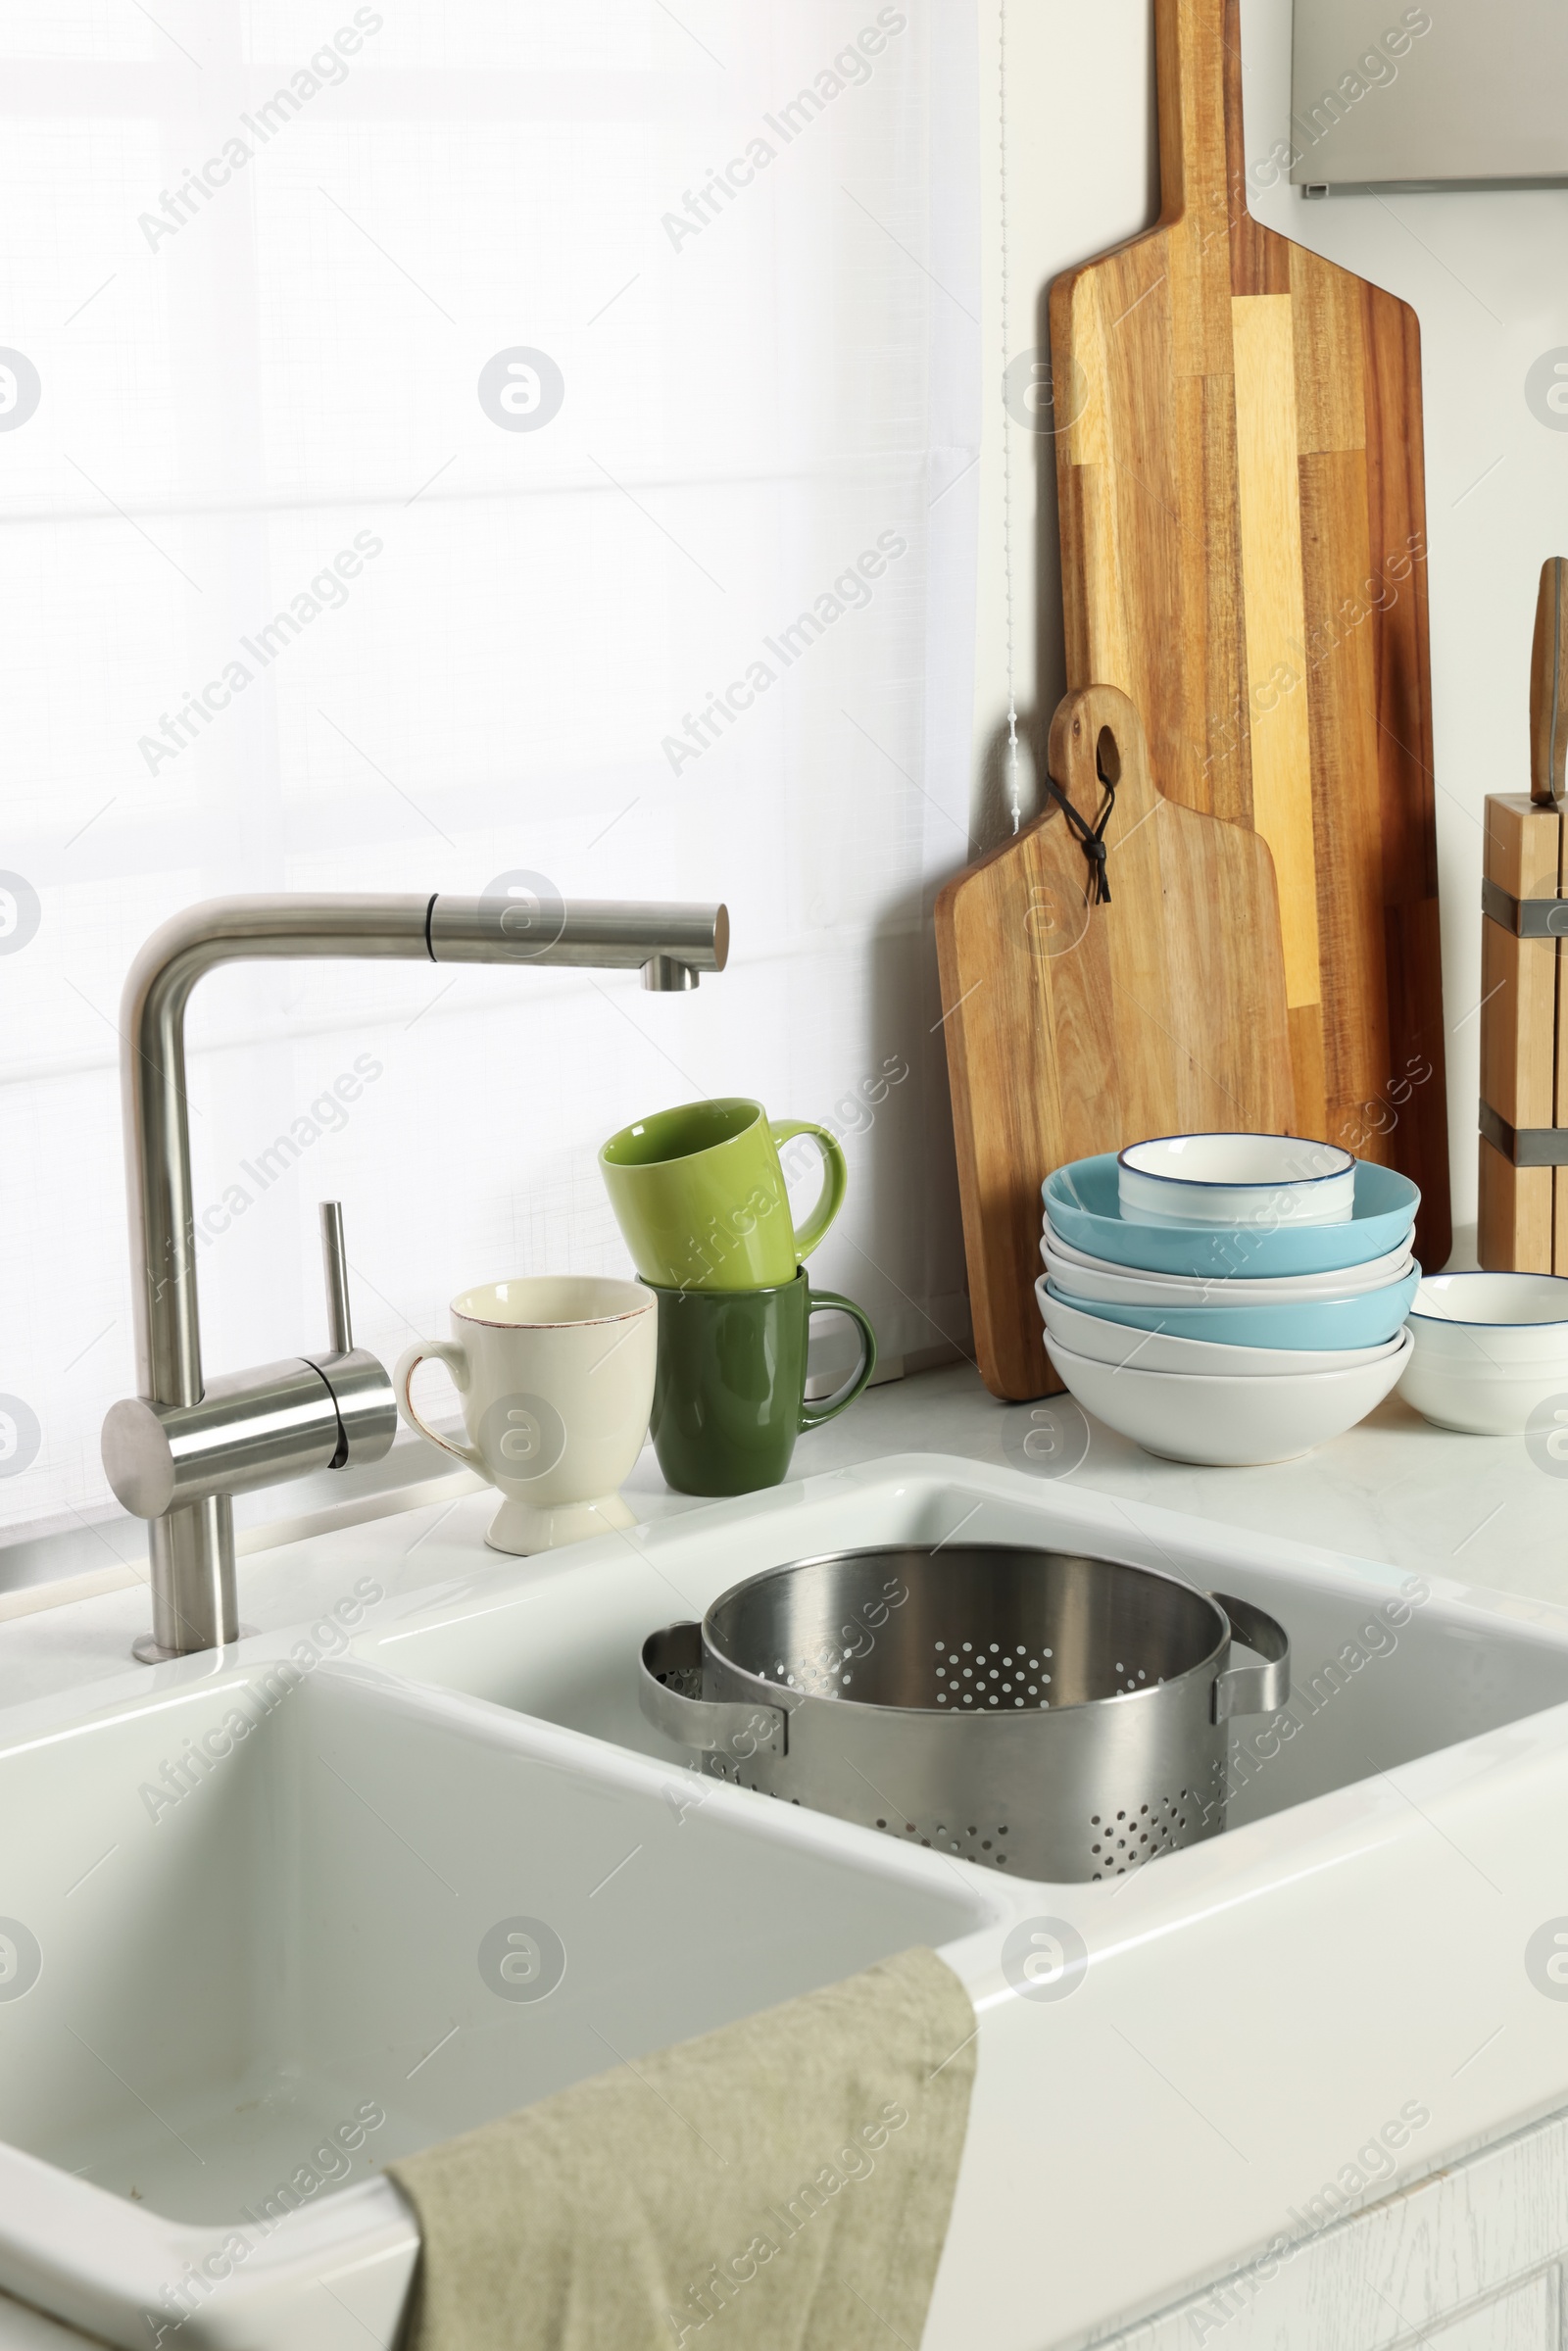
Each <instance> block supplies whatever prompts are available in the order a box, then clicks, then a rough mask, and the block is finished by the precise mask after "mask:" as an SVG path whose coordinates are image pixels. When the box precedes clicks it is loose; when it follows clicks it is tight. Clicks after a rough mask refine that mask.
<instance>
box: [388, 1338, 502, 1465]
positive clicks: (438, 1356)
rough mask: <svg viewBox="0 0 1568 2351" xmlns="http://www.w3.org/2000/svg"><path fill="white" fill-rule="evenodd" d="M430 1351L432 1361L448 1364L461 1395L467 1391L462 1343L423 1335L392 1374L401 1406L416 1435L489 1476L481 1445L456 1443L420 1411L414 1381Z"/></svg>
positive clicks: (399, 1361)
mask: <svg viewBox="0 0 1568 2351" xmlns="http://www.w3.org/2000/svg"><path fill="white" fill-rule="evenodd" d="M427 1355H428V1356H429V1357H430V1359H431V1361H432V1362H435V1363H444V1364H445V1365H446V1367H447V1370H448V1371H449V1372H450V1373H451V1375H452V1385H453V1387H454V1388H456V1390H457V1391H458V1394H459V1395H460V1396H462V1395H463V1394H464V1393H465V1392H466V1389H467V1385H468V1358H467V1356H466V1354H465V1353H464V1351H463V1349H462V1347H455V1346H453V1345H452V1343H451V1342H450V1341H449V1340H445V1339H419V1340H417V1341H416V1342H415V1344H414V1346H413V1347H410V1348H409V1349H408V1351H407V1353H405V1354H403V1355H401V1356H400V1357H399V1358H398V1367H397V1370H396V1371H395V1372H394V1373H393V1375H392V1385H393V1387H394V1388H395V1389H396V1391H397V1399H398V1410H399V1411H400V1412H401V1413H402V1415H403V1417H404V1419H405V1420H406V1421H407V1422H408V1424H409V1427H410V1428H411V1429H412V1430H413V1431H414V1432H415V1435H416V1436H417V1437H427V1438H428V1439H429V1441H430V1443H431V1444H432V1445H439V1446H440V1447H441V1450H442V1451H443V1452H444V1453H452V1454H454V1455H455V1456H456V1458H457V1459H458V1460H459V1461H462V1462H465V1463H466V1466H467V1467H468V1468H469V1469H476V1470H477V1471H478V1473H479V1475H480V1477H481V1478H485V1477H488V1476H489V1472H488V1471H487V1470H486V1468H485V1465H484V1461H483V1458H482V1456H481V1454H480V1452H479V1448H478V1446H477V1445H455V1444H454V1443H453V1441H452V1439H451V1438H450V1437H442V1436H440V1435H438V1434H437V1432H436V1431H435V1430H434V1429H432V1428H428V1427H427V1426H426V1425H425V1423H424V1422H423V1421H422V1420H421V1419H420V1418H419V1415H418V1414H417V1412H416V1410H415V1408H414V1397H413V1396H412V1394H411V1393H410V1390H411V1384H412V1382H413V1379H414V1375H415V1373H416V1371H417V1369H418V1367H419V1365H420V1364H421V1363H422V1362H423V1361H424V1359H425V1357H426V1356H427Z"/></svg>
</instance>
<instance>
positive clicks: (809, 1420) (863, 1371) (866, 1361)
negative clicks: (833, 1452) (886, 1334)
mask: <svg viewBox="0 0 1568 2351" xmlns="http://www.w3.org/2000/svg"><path fill="white" fill-rule="evenodd" d="M806 1297H807V1307H806V1318H807V1323H808V1325H809V1323H810V1318H811V1316H812V1315H813V1314H825V1313H826V1312H827V1311H828V1309H829V1308H830V1307H834V1308H837V1310H838V1312H839V1313H840V1314H847V1315H848V1316H849V1318H850V1320H851V1321H852V1322H857V1323H858V1324H859V1326H860V1344H861V1347H862V1349H863V1352H862V1354H861V1356H860V1360H859V1362H858V1365H857V1366H856V1368H855V1370H854V1371H853V1372H852V1373H851V1374H850V1377H849V1378H848V1379H847V1380H846V1381H845V1383H844V1386H843V1387H842V1388H841V1389H840V1390H839V1392H838V1394H837V1395H836V1396H824V1397H823V1398H822V1400H821V1402H820V1403H815V1404H809V1403H808V1402H807V1401H806V1399H805V1397H804V1396H803V1397H802V1399H801V1427H802V1428H803V1429H819V1428H820V1427H821V1426H822V1423H823V1422H824V1421H825V1420H835V1419H837V1417H838V1415H839V1414H840V1413H841V1412H842V1411H843V1410H844V1409H845V1407H846V1405H849V1404H853V1403H854V1401H855V1399H856V1397H857V1396H858V1395H859V1393H860V1391H861V1389H862V1388H864V1386H865V1384H866V1382H867V1381H868V1380H869V1379H870V1377H871V1374H872V1373H873V1372H874V1371H875V1369H876V1333H875V1331H873V1330H872V1328H871V1318H870V1316H869V1315H868V1314H867V1313H866V1311H865V1309H864V1307H863V1306H858V1305H857V1304H856V1302H855V1300H854V1298H841V1297H840V1296H839V1293H838V1292H837V1291H836V1290H809V1291H808V1292H807V1294H806Z"/></svg>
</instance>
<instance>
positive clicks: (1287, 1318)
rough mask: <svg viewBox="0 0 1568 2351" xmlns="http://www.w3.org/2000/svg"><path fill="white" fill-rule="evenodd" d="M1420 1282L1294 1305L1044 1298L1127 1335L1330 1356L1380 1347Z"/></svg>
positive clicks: (1408, 1278) (1411, 1277)
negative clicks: (1340, 1351)
mask: <svg viewBox="0 0 1568 2351" xmlns="http://www.w3.org/2000/svg"><path fill="white" fill-rule="evenodd" d="M1420 1282H1421V1268H1420V1266H1419V1265H1418V1266H1416V1268H1415V1270H1414V1271H1413V1272H1412V1273H1408V1274H1406V1275H1405V1277H1404V1280H1403V1281H1402V1282H1389V1283H1386V1284H1385V1285H1384V1287H1383V1289H1381V1290H1369V1291H1368V1292H1367V1294H1366V1296H1365V1298H1313V1299H1309V1300H1308V1301H1307V1302H1306V1303H1305V1304H1304V1305H1296V1306H1110V1305H1107V1304H1106V1303H1105V1301H1104V1299H1103V1298H1074V1297H1073V1295H1072V1293H1071V1291H1068V1290H1063V1289H1061V1288H1059V1287H1058V1285H1057V1284H1056V1283H1054V1282H1052V1283H1050V1284H1049V1285H1048V1291H1047V1295H1048V1296H1049V1297H1051V1298H1060V1299H1061V1301H1062V1303H1063V1304H1064V1305H1068V1306H1076V1307H1077V1308H1078V1310H1079V1312H1080V1313H1081V1314H1094V1315H1098V1316H1099V1318H1100V1320H1101V1321H1102V1322H1119V1323H1122V1324H1124V1325H1125V1326H1126V1328H1127V1329H1128V1330H1130V1331H1165V1332H1167V1333H1168V1334H1169V1335H1170V1337H1171V1338H1172V1339H1217V1340H1218V1341H1219V1342H1220V1344H1221V1345H1222V1346H1224V1347H1300V1348H1302V1349H1312V1350H1314V1351H1321V1352H1322V1353H1323V1354H1331V1353H1332V1352H1333V1351H1334V1350H1335V1349H1336V1348H1338V1347H1381V1346H1383V1344H1384V1342H1385V1341H1386V1340H1390V1339H1392V1338H1393V1337H1394V1336H1395V1333H1396V1332H1397V1331H1398V1330H1399V1329H1400V1327H1401V1326H1402V1324H1403V1322H1404V1318H1405V1316H1406V1315H1407V1314H1408V1313H1409V1311H1410V1307H1411V1304H1412V1302H1413V1301H1414V1298H1415V1294H1416V1291H1417V1289H1418V1288H1419V1287H1420Z"/></svg>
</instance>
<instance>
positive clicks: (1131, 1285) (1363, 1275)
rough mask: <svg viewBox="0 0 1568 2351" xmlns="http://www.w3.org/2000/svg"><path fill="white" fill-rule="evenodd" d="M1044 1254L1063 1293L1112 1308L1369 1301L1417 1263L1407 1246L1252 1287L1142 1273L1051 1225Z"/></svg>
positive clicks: (1225, 1278) (1214, 1277)
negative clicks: (1071, 1243) (1088, 1251)
mask: <svg viewBox="0 0 1568 2351" xmlns="http://www.w3.org/2000/svg"><path fill="white" fill-rule="evenodd" d="M1040 1254H1041V1256H1042V1257H1043V1258H1044V1259H1045V1262H1046V1265H1047V1267H1048V1269H1049V1271H1050V1273H1051V1277H1052V1280H1053V1281H1054V1283H1055V1284H1056V1287H1057V1288H1058V1290H1067V1291H1070V1292H1071V1293H1072V1295H1073V1296H1074V1297H1075V1298H1097V1299H1099V1300H1101V1301H1102V1302H1103V1304H1105V1305H1107V1306H1222V1305H1223V1306H1286V1305H1301V1304H1304V1303H1305V1302H1306V1300H1307V1299H1308V1298H1365V1297H1366V1296H1367V1295H1368V1294H1369V1293H1370V1292H1371V1291H1374V1290H1382V1289H1383V1288H1384V1287H1385V1285H1386V1284H1388V1283H1390V1282H1402V1281H1403V1280H1404V1279H1405V1277H1406V1275H1407V1274H1408V1273H1409V1271H1410V1268H1411V1266H1412V1264H1413V1263H1414V1259H1413V1258H1412V1257H1411V1255H1410V1245H1409V1242H1408V1241H1405V1242H1404V1243H1402V1244H1401V1246H1400V1247H1399V1248H1398V1249H1390V1251H1389V1253H1388V1255H1387V1256H1384V1257H1375V1258H1373V1260H1372V1262H1371V1263H1370V1264H1369V1265H1347V1266H1345V1267H1344V1268H1343V1269H1342V1270H1341V1271H1339V1272H1337V1273H1298V1274H1281V1275H1280V1277H1279V1278H1278V1280H1276V1281H1272V1282H1263V1281H1256V1282H1249V1281H1247V1280H1245V1279H1243V1278H1242V1277H1241V1276H1239V1275H1236V1274H1180V1273H1139V1272H1138V1271H1136V1270H1133V1269H1129V1268H1128V1267H1127V1266H1124V1265H1110V1264H1107V1263H1106V1262H1105V1260H1104V1259H1103V1258H1102V1257H1086V1256H1085V1255H1084V1253H1083V1251H1082V1250H1081V1249H1069V1248H1068V1247H1067V1246H1066V1244H1065V1243H1064V1242H1063V1241H1061V1240H1059V1239H1058V1238H1057V1236H1056V1235H1055V1233H1054V1232H1053V1230H1052V1228H1051V1226H1050V1225H1049V1224H1048V1225H1047V1226H1046V1230H1045V1234H1044V1237H1043V1239H1042V1240H1041V1244H1040Z"/></svg>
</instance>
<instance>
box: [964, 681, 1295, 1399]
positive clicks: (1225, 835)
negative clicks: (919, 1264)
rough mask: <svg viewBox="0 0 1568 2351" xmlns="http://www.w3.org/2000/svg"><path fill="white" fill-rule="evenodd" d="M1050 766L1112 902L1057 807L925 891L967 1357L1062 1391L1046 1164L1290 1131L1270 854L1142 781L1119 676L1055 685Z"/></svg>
mask: <svg viewBox="0 0 1568 2351" xmlns="http://www.w3.org/2000/svg"><path fill="white" fill-rule="evenodd" d="M1051 773H1052V774H1053V775H1054V777H1055V779H1056V781H1057V783H1058V784H1060V785H1061V786H1062V788H1063V789H1064V791H1065V792H1066V794H1067V796H1068V798H1069V799H1070V800H1071V802H1072V804H1073V806H1074V808H1077V809H1078V810H1079V812H1080V813H1081V814H1082V815H1083V816H1084V817H1085V818H1086V820H1087V821H1088V822H1090V823H1091V824H1092V823H1094V822H1095V821H1096V819H1097V817H1098V815H1099V812H1100V809H1101V808H1102V807H1103V802H1104V797H1105V791H1104V780H1103V779H1105V778H1109V779H1110V780H1111V781H1113V782H1114V783H1115V802H1114V807H1113V809H1112V812H1111V818H1110V822H1109V824H1108V825H1107V827H1106V830H1105V842H1106V852H1107V855H1106V862H1105V871H1106V875H1107V877H1108V880H1109V884H1110V904H1109V905H1108V906H1098V905H1091V904H1090V903H1089V889H1088V866H1087V864H1086V861H1085V857H1084V852H1083V849H1082V847H1081V845H1080V844H1079V842H1078V841H1077V840H1076V839H1075V838H1074V836H1073V835H1072V834H1071V833H1070V832H1069V830H1068V828H1067V822H1066V819H1065V818H1064V817H1063V816H1062V815H1061V813H1060V811H1059V810H1053V811H1052V812H1050V813H1048V814H1046V815H1044V816H1041V817H1038V818H1036V820H1035V821H1034V823H1032V824H1031V825H1029V826H1028V827H1027V828H1026V829H1025V830H1024V831H1023V832H1021V833H1019V834H1018V835H1017V837H1016V838H1015V839H1014V840H1011V841H1008V842H1007V843H1006V844H1005V846H1004V847H1003V848H1001V849H999V850H995V851H993V853H992V854H991V856H990V857H983V858H982V859H981V860H980V862H979V863H978V864H976V865H971V866H970V867H969V868H968V869H967V871H966V872H963V873H960V874H959V875H958V876H957V878H956V880H955V881H951V882H949V884H948V886H947V888H946V889H945V890H944V891H943V892H942V895H941V897H940V898H939V899H938V900H937V906H936V933H937V955H938V960H939V963H940V966H941V974H942V1004H943V1015H944V1018H943V1027H944V1032H945V1034H946V1037H947V1041H948V1069H949V1075H950V1077H951V1080H952V1087H953V1123H954V1133H955V1136H956V1142H957V1156H958V1187H959V1193H960V1197H961V1199H962V1203H963V1234H964V1246H965V1251H966V1254H967V1257H968V1265H969V1299H970V1305H971V1308H972V1310H973V1315H974V1335H975V1351H976V1354H977V1357H978V1360H979V1364H980V1370H981V1374H982V1376H983V1378H984V1380H985V1383H986V1386H987V1387H988V1388H989V1389H990V1390H991V1392H992V1394H993V1395H994V1396H1008V1397H1014V1398H1022V1397H1025V1396H1045V1395H1048V1394H1050V1393H1052V1392H1054V1390H1055V1389H1057V1388H1059V1387H1060V1385H1061V1383H1060V1381H1059V1380H1058V1379H1057V1378H1056V1376H1055V1373H1054V1371H1053V1369H1052V1367H1051V1364H1050V1362H1049V1360H1048V1358H1047V1355H1046V1348H1045V1336H1044V1333H1043V1331H1042V1329H1041V1323H1040V1309H1039V1307H1038V1305H1037V1304H1036V1302H1035V1295H1034V1285H1035V1277H1036V1276H1037V1274H1039V1273H1040V1271H1041V1260H1040V1226H1041V1215H1042V1207H1043V1203H1042V1201H1041V1198H1040V1186H1041V1183H1042V1181H1043V1180H1044V1178H1045V1177H1046V1176H1047V1175H1048V1174H1049V1173H1050V1172H1051V1170H1052V1169H1053V1168H1054V1167H1059V1166H1061V1165H1062V1163H1063V1162H1064V1161H1065V1160H1068V1159H1079V1158H1085V1157H1087V1156H1088V1155H1089V1154H1090V1153H1091V1152H1094V1151H1119V1150H1120V1149H1121V1148H1122V1146H1123V1145H1124V1144H1127V1143H1136V1142H1141V1141H1142V1140H1143V1139H1144V1138H1145V1137H1146V1136H1150V1135H1174V1134H1183V1133H1201V1132H1203V1131H1205V1130H1208V1131H1212V1130H1214V1129H1216V1128H1236V1127H1240V1128H1245V1129H1248V1130H1249V1131H1251V1132H1254V1133H1260V1134H1268V1133H1273V1134H1286V1133H1290V1132H1291V1131H1292V1114H1293V1110H1294V1100H1293V1094H1292V1084H1291V1054H1290V1031H1289V1024H1288V1020H1287V1014H1286V1005H1285V962H1284V953H1283V949H1282V946H1281V940H1280V916H1279V901H1278V897H1277V895H1276V892H1275V888H1274V869H1273V862H1272V860H1271V858H1270V857H1269V853H1268V849H1267V847H1266V845H1265V844H1264V843H1263V842H1262V841H1261V840H1260V839H1259V838H1258V836H1257V835H1256V834H1255V833H1252V832H1249V831H1245V830H1243V828H1242V827H1240V826H1238V825H1230V824H1221V823H1219V822H1218V821H1216V819H1215V818H1213V817H1211V816H1203V815H1200V814H1198V813H1196V812H1195V811H1194V810H1192V809H1190V808H1178V807H1177V805H1176V804H1175V802H1173V801H1168V800H1165V799H1163V798H1162V797H1161V796H1160V794H1159V793H1158V792H1156V791H1155V789H1154V784H1153V780H1152V776H1151V775H1150V772H1149V759H1148V753H1147V750H1146V747H1145V742H1144V731H1143V728H1142V726H1141V725H1140V724H1139V719H1138V713H1137V711H1136V710H1134V709H1133V706H1132V704H1131V703H1130V702H1129V701H1128V700H1127V697H1126V696H1125V695H1124V694H1119V693H1118V692H1117V691H1116V690H1115V688H1114V687H1108V686H1094V687H1091V688H1090V689H1089V690H1088V691H1087V692H1085V693H1081V694H1069V695H1068V696H1067V698H1066V700H1065V701H1064V702H1063V703H1062V705H1061V708H1060V709H1059V710H1057V712H1056V716H1055V720H1054V724H1053V726H1052V730H1051Z"/></svg>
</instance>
